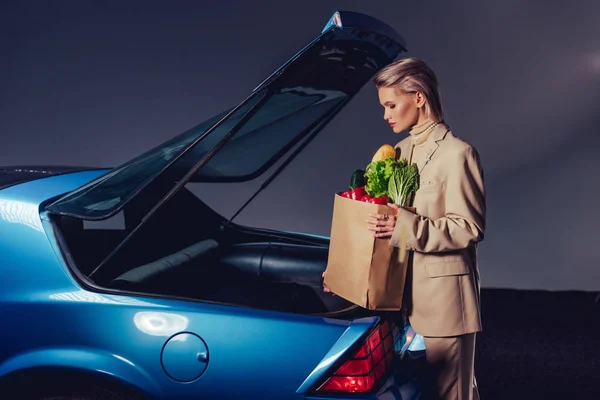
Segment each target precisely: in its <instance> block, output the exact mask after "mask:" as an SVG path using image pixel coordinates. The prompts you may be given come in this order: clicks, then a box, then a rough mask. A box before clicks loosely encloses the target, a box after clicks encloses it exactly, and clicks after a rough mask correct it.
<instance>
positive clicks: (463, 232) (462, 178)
mask: <svg viewBox="0 0 600 400" xmlns="http://www.w3.org/2000/svg"><path fill="white" fill-rule="evenodd" d="M444 201H445V207H446V213H445V216H444V217H442V218H438V219H435V220H432V219H430V218H427V217H424V216H421V215H417V214H413V213H412V212H410V211H408V210H407V209H404V208H400V209H399V210H398V214H397V220H396V227H395V229H394V232H393V234H392V237H391V238H390V245H393V246H396V247H400V246H401V243H400V241H401V238H402V239H404V241H405V242H406V249H407V250H414V251H418V252H421V253H433V252H443V251H452V250H460V249H465V248H467V247H468V246H469V245H471V244H473V243H477V242H480V241H481V240H483V237H484V230H485V212H486V204H485V188H484V182H483V170H482V168H481V164H480V160H479V155H478V153H477V151H476V150H475V149H474V148H473V147H471V146H467V147H465V149H464V150H462V151H460V152H458V154H457V157H452V158H450V162H449V165H448V172H447V180H446V188H445V199H444Z"/></svg>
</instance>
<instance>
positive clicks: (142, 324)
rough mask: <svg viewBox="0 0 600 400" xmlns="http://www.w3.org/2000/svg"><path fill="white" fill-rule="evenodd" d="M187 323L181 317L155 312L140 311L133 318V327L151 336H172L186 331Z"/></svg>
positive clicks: (185, 319) (186, 320)
mask: <svg viewBox="0 0 600 400" xmlns="http://www.w3.org/2000/svg"><path fill="white" fill-rule="evenodd" d="M189 322H190V321H189V319H188V318H187V317H184V316H183V315H179V314H173V313H165V312H156V311H140V312H137V313H135V316H134V317H133V323H134V325H135V327H136V328H138V329H139V330H140V331H142V332H144V333H146V334H148V335H152V336H167V337H168V336H172V335H174V334H175V333H177V332H181V331H184V330H186V329H187V327H188V326H189ZM174 339H175V338H174Z"/></svg>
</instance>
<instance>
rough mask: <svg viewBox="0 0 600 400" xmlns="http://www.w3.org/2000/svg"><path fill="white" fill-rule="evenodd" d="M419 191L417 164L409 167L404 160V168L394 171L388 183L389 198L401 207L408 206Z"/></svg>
mask: <svg viewBox="0 0 600 400" xmlns="http://www.w3.org/2000/svg"><path fill="white" fill-rule="evenodd" d="M417 189H419V169H418V168H417V164H412V165H408V162H407V161H406V160H404V164H403V167H400V168H396V169H394V172H393V173H392V177H391V178H390V180H389V182H388V196H389V197H390V199H391V200H392V202H394V204H398V205H399V206H401V207H405V206H407V205H408V203H409V201H410V198H411V197H412V196H413V194H415V192H416V191H417Z"/></svg>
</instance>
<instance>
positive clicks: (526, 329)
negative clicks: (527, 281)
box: [475, 289, 600, 400]
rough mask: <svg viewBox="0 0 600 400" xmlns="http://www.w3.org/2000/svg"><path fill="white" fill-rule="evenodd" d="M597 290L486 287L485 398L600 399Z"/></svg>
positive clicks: (481, 369) (480, 355)
mask: <svg viewBox="0 0 600 400" xmlns="http://www.w3.org/2000/svg"><path fill="white" fill-rule="evenodd" d="M596 296H597V293H585V292H555V293H553V292H544V291H518V290H502V289H484V290H483V291H482V309H483V324H484V331H483V332H481V333H480V334H479V335H478V336H477V354H476V358H475V371H476V376H477V382H478V384H479V390H480V394H481V398H482V399H483V400H492V399H493V400H496V399H569V400H571V399H573V400H575V399H577V400H578V399H593V400H595V399H600V305H598V304H597V303H595V301H597V298H596Z"/></svg>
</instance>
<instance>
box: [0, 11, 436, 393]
mask: <svg viewBox="0 0 600 400" xmlns="http://www.w3.org/2000/svg"><path fill="white" fill-rule="evenodd" d="M404 50H405V45H404V42H403V40H402V38H401V37H400V36H399V35H398V34H397V33H396V32H395V31H394V30H393V29H392V28H390V27H389V26H388V25H385V24H384V23H382V22H380V21H378V20H376V19H374V18H371V17H368V16H366V15H362V14H358V13H353V12H336V13H334V15H333V16H332V17H331V19H330V20H329V22H328V23H327V24H326V26H325V28H324V29H323V31H322V32H321V34H320V35H319V36H318V37H317V38H316V39H314V40H313V41H312V42H310V43H309V44H308V45H306V46H305V47H304V48H303V49H301V50H300V51H299V52H298V53H297V54H295V55H294V56H293V57H292V58H291V59H290V60H289V61H287V62H286V63H285V64H284V65H282V66H281V67H280V68H279V69H278V70H277V71H275V72H274V73H273V74H272V75H270V76H269V77H268V78H267V79H266V80H265V81H264V82H262V83H261V84H260V85H259V86H258V87H257V88H256V89H255V90H254V91H253V92H252V93H251V94H250V95H249V96H248V97H247V98H246V99H244V100H243V101H241V102H240V103H239V104H237V105H236V106H235V107H233V108H231V109H230V110H227V111H225V112H224V113H222V114H220V115H218V116H216V117H214V118H212V119H210V120H208V121H206V122H204V123H202V124H200V125H198V126H196V127H194V128H192V129H190V130H188V131H186V132H184V133H182V134H180V135H179V136H177V137H175V138H173V139H171V140H169V141H167V142H165V143H163V144H162V145H160V146H158V147H156V148H154V149H151V150H149V151H147V152H146V153H144V154H142V155H140V156H138V157H136V158H134V159H132V160H130V161H128V162H127V163H125V164H123V165H121V166H119V167H116V168H111V169H91V168H88V169H85V168H71V167H49V168H42V167H21V168H16V167H13V168H3V169H0V260H1V264H0V265H1V268H2V279H1V280H0V321H1V324H2V329H1V331H2V339H3V340H2V343H1V344H0V390H1V392H0V398H2V399H30V398H31V399H71V400H75V399H140V398H142V399H211V400H217V399H240V398H244V399H246V398H248V399H277V400H284V399H340V398H352V399H413V398H418V397H419V386H418V381H417V380H416V379H415V378H414V370H415V368H416V366H418V363H416V362H415V361H414V360H418V359H419V357H422V354H423V350H424V347H423V343H422V341H420V340H419V337H418V336H416V335H415V333H414V332H413V331H412V329H411V328H410V326H408V325H406V324H405V322H404V320H403V319H402V316H401V314H400V313H373V312H369V311H368V310H364V309H362V308H360V307H357V306H355V305H353V304H350V303H348V302H347V301H345V300H344V299H342V298H340V297H338V296H333V295H331V294H329V293H324V292H323V290H322V281H321V273H322V272H323V271H324V269H325V267H326V263H327V255H328V242H329V239H328V238H327V237H320V236H314V235H307V234H300V233H294V232H285V231H275V230H267V229H259V228H253V227H247V226H242V225H239V224H236V223H234V222H233V221H232V218H229V219H228V218H224V217H223V216H221V215H219V214H218V213H217V212H215V211H214V210H212V209H211V208H210V207H208V206H207V204H206V203H205V202H203V201H202V200H201V195H200V196H197V195H196V194H194V193H192V191H190V190H189V188H188V186H187V184H188V183H193V182H218V183H226V182H242V181H249V180H252V179H254V178H257V177H259V176H260V177H261V178H263V179H262V181H261V182H262V183H261V186H260V188H257V192H256V193H258V192H259V191H260V190H262V189H264V187H266V186H267V185H268V184H269V183H270V182H271V181H272V180H273V179H274V178H275V177H276V176H277V175H278V174H279V173H280V172H281V170H283V169H284V168H285V167H286V166H287V165H288V164H289V163H290V162H291V161H292V160H293V159H294V157H295V156H296V155H297V154H298V153H299V152H300V151H302V149H303V148H304V147H305V146H306V145H307V144H308V143H309V142H310V141H311V140H312V139H313V138H314V137H315V135H317V134H318V133H319V132H320V131H321V130H322V128H323V127H324V126H325V125H326V124H327V123H328V122H329V121H330V120H331V119H332V118H333V117H334V116H335V115H336V113H337V112H338V111H339V110H340V109H341V108H342V107H344V105H346V103H348V101H350V99H352V97H353V96H354V95H355V94H356V93H357V92H358V91H359V90H360V88H361V87H362V86H363V85H365V84H366V83H367V82H368V81H369V80H370V79H371V78H372V77H373V75H374V74H375V73H376V72H377V71H378V70H379V69H380V68H382V67H383V66H385V65H386V64H388V63H390V62H391V61H392V60H394V59H395V58H396V57H397V56H398V54H399V53H400V52H402V51H404Z"/></svg>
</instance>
